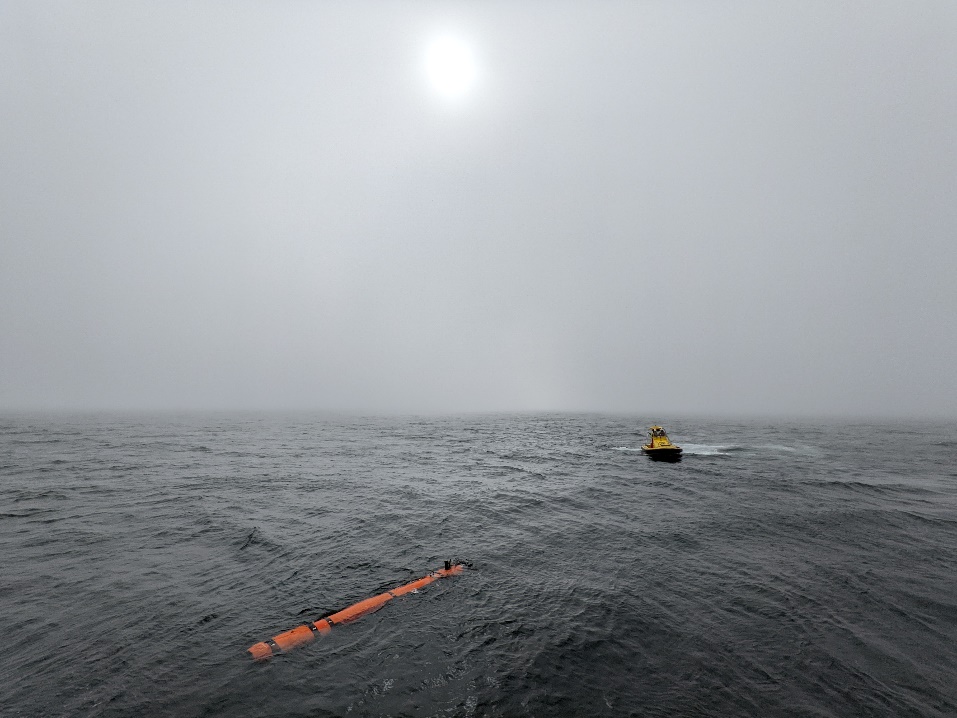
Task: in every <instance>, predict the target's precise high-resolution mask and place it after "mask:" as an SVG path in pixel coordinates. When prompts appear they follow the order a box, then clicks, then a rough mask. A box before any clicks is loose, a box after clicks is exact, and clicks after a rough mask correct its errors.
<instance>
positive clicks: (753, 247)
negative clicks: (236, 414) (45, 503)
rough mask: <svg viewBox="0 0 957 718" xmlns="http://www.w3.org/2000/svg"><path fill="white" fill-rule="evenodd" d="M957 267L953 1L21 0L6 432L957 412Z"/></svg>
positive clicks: (9, 234)
mask: <svg viewBox="0 0 957 718" xmlns="http://www.w3.org/2000/svg"><path fill="white" fill-rule="evenodd" d="M438 37H451V38H456V39H457V42H459V43H461V45H462V47H464V48H467V49H469V51H470V52H471V54H472V55H471V56H472V57H473V58H474V66H475V68H476V74H475V77H474V81H473V82H472V83H471V84H470V85H468V86H465V87H463V89H462V90H461V92H460V94H459V95H458V96H456V97H451V98H450V97H446V96H444V95H443V94H442V93H440V92H439V91H438V90H437V89H436V88H435V87H434V86H433V84H432V83H431V81H430V78H429V75H428V72H427V65H426V56H427V51H428V48H429V47H430V43H431V42H432V41H433V40H434V39H435V38H438ZM463 82H464V80H463ZM955 270H957V3H955V2H953V0H939V1H936V2H915V1H914V0H902V1H901V2H872V1H868V2H840V1H835V0H825V1H821V2H803V1H801V2H798V1H796V0H795V1H794V2H767V1H766V0H760V1H756V2H672V1H667V2H666V1H664V0H662V1H661V2H637V1H635V2H626V3H617V2H580V3H578V2H569V3H562V2H558V3H555V2H540V3H539V2H528V3H517V2H503V3H494V2H492V3H490V2H481V3H416V2H395V3H384V2H383V3H377V2H365V3H320V2H237V1H234V0H229V1H228V2H128V1H127V0H122V1H121V0H117V1H116V2H76V3H72V2H34V1H30V2H14V1H13V0H0V409H33V408H37V409H43V408H62V409H85V408H91V409H112V408H116V409H128V408H144V409H152V408H157V409H165V408H174V409H179V408H259V407H261V408H316V409H358V410H384V411H473V410H474V411H487V410H609V411H635V412H652V411H653V412H664V413H668V414H671V413H676V412H685V413H687V412H705V413H712V414H713V413H751V412H754V413H772V414H790V413H801V414H843V415H871V414H880V415H895V414H904V415H928V416H941V415H943V416H957V368H955V367H957V271H955Z"/></svg>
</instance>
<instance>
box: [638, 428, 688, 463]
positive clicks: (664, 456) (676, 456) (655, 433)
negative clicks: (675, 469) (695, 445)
mask: <svg viewBox="0 0 957 718" xmlns="http://www.w3.org/2000/svg"><path fill="white" fill-rule="evenodd" d="M648 436H649V437H650V439H651V441H649V442H648V443H647V444H644V445H642V447H641V450H642V451H643V452H645V454H646V455H647V456H650V457H651V458H652V459H658V460H659V461H681V447H680V446H677V445H676V444H672V443H671V440H670V439H668V435H667V434H666V433H665V430H664V429H662V428H661V427H660V426H653V427H651V428H650V429H648Z"/></svg>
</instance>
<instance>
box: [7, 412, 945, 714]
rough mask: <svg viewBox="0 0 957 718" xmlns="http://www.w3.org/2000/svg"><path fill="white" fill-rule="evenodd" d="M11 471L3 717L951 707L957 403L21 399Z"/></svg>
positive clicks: (10, 428) (12, 421)
mask: <svg viewBox="0 0 957 718" xmlns="http://www.w3.org/2000/svg"><path fill="white" fill-rule="evenodd" d="M656 422H657V423H663V424H664V426H665V427H666V428H667V429H668V430H669V433H670V435H671V438H672V439H673V440H674V441H675V442H676V443H679V444H681V445H683V446H684V447H685V452H686V456H685V458H684V460H683V461H682V462H681V463H678V464H662V463H655V462H652V461H649V460H648V459H647V458H646V457H645V456H643V455H642V454H641V453H640V451H639V446H640V444H641V443H642V440H641V436H639V434H638V433H637V432H643V431H644V430H645V428H646V427H647V426H648V425H650V424H651V423H656ZM0 479H2V480H0V549H2V557H0V635H3V636H4V638H5V641H6V649H5V650H4V652H3V659H2V660H0V715H2V716H8V715H9V716H134V715H136V716H142V715H150V716H253V715H255V716H316V717H320V716H385V715H391V716H460V715H461V716H506V717H507V716H556V715H557V716H565V715H579V716H632V715H633V716H776V715H780V716H941V717H943V716H948V717H951V716H955V715H957V678H955V677H957V425H955V424H947V423H901V424H887V423H884V424H878V423H875V424H865V423H830V424H812V423H794V422H789V423H782V422H777V423H773V422H768V421H763V422H758V421H753V422H744V421H742V422H730V421H711V420H694V419H673V418H672V419H670V420H669V418H668V417H660V416H648V417H643V416H635V417H623V416H601V415H496V416H466V417H429V418H419V417H390V418H381V417H330V416H310V415H255V414H220V415H191V416H145V415H143V416H76V417H70V416H52V415H51V416H26V415H21V416H12V417H11V416H8V417H5V418H0ZM445 558H459V559H465V560H468V561H471V562H472V563H473V566H474V568H473V569H472V570H470V571H467V572H466V573H465V574H463V575H462V576H459V577H455V578H451V579H444V580H442V581H438V582H436V583H435V584H433V585H431V586H429V587H427V588H425V589H423V590H422V591H420V592H419V593H417V594H412V595H409V596H404V597H401V598H399V599H396V600H394V601H392V602H390V603H389V604H388V605H387V606H386V607H385V608H383V609H382V610H380V611H379V612H377V613H375V614H373V615H371V616H367V617H365V618H363V619H361V620H359V621H357V622H355V623H353V624H350V625H348V626H342V627H339V628H337V629H335V630H334V631H333V632H332V633H331V634H330V635H329V636H327V637H325V638H322V639H320V640H319V641H317V642H315V643H312V644H310V645H308V646H304V647H301V648H299V649H296V650H295V651H292V652H290V653H288V654H286V655H283V656H280V657H278V658H276V659H273V660H272V661H270V662H269V663H266V664H255V663H253V662H252V661H251V660H250V659H249V657H248V655H246V654H245V649H246V648H247V647H248V646H249V645H251V644H252V643H255V642H257V641H260V640H262V639H264V638H268V637H271V636H273V635H275V634H276V633H278V632H280V631H283V630H286V629H289V628H293V627H294V626H295V625H297V624H299V623H302V622H304V621H306V620H313V619H316V618H318V617H320V616H321V615H323V614H325V613H327V612H329V611H332V610H336V609H339V608H343V607H345V606H347V605H349V604H351V603H353V602H355V601H358V600H360V599H363V598H366V597H368V596H371V595H373V594H375V593H379V592H381V591H384V590H386V589H388V588H392V587H394V586H397V585H399V584H401V583H403V582H406V581H408V580H411V579H413V578H417V577H419V576H422V575H424V574H426V573H428V572H429V571H431V570H433V569H435V568H438V567H439V566H440V565H441V563H442V561H443V560H444V559H445Z"/></svg>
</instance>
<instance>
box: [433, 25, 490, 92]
mask: <svg viewBox="0 0 957 718" xmlns="http://www.w3.org/2000/svg"><path fill="white" fill-rule="evenodd" d="M425 68H426V72H427V73H428V76H429V81H430V82H431V83H432V88H433V89H434V90H435V91H436V92H438V93H439V94H440V95H442V96H443V97H446V98H449V99H455V98H459V97H462V96H463V95H465V94H467V93H468V91H469V90H470V89H471V88H472V85H474V84H475V79H476V76H477V75H478V68H477V67H476V64H475V55H474V54H473V53H472V48H471V47H469V45H468V44H467V43H465V42H464V41H462V40H459V39H458V38H454V37H449V36H446V37H440V38H437V39H436V40H433V41H432V43H431V44H430V45H429V48H428V51H427V52H426V56H425Z"/></svg>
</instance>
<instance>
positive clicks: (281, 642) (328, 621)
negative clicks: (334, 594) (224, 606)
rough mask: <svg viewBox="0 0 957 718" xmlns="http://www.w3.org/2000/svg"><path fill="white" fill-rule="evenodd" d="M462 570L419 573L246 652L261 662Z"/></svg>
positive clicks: (460, 566)
mask: <svg viewBox="0 0 957 718" xmlns="http://www.w3.org/2000/svg"><path fill="white" fill-rule="evenodd" d="M446 565H448V564H446ZM463 569H464V566H463V565H462V564H460V563H459V564H455V565H454V566H450V567H449V568H440V569H439V570H438V571H433V572H432V573H430V574H429V575H428V576H423V577H422V578H419V579H416V580H415V581H411V582H409V583H406V584H403V585H402V586H399V587H398V588H393V589H392V590H391V591H386V592H385V593H380V594H379V595H378V596H373V597H372V598H366V599H364V600H362V601H359V602H358V603H354V604H352V605H351V606H349V607H348V608H344V609H342V610H341V611H338V612H336V613H333V614H332V615H331V616H327V617H326V618H321V619H319V620H318V621H313V622H312V623H307V624H305V625H302V626H296V627H295V628H293V629H291V630H288V631H283V632H282V633H280V634H278V635H276V636H273V637H272V638H270V639H267V640H265V641H260V642H259V643H255V644H253V645H252V646H250V647H249V649H248V651H249V654H250V655H251V656H252V657H253V658H255V659H256V660H257V661H264V660H266V659H267V658H271V657H272V656H273V655H275V654H276V653H277V652H284V651H289V650H291V649H293V648H295V647H296V646H302V645H304V644H306V643H311V642H312V641H314V640H316V636H317V635H319V634H325V633H329V631H331V630H332V627H333V626H338V625H341V624H343V623H349V622H350V621H355V620H356V619H357V618H361V617H362V616H365V615H367V614H369V613H372V612H373V611H377V610H379V609H380V608H382V607H383V606H384V605H385V604H386V603H388V602H389V601H391V600H392V599H393V598H396V597H398V596H403V595H405V594H407V593H411V592H412V591H415V590H417V589H419V588H422V587H424V586H428V585H429V584H430V583H432V582H433V581H436V580H438V579H440V578H445V577H446V576H454V575H456V574H459V573H462V571H463Z"/></svg>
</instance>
